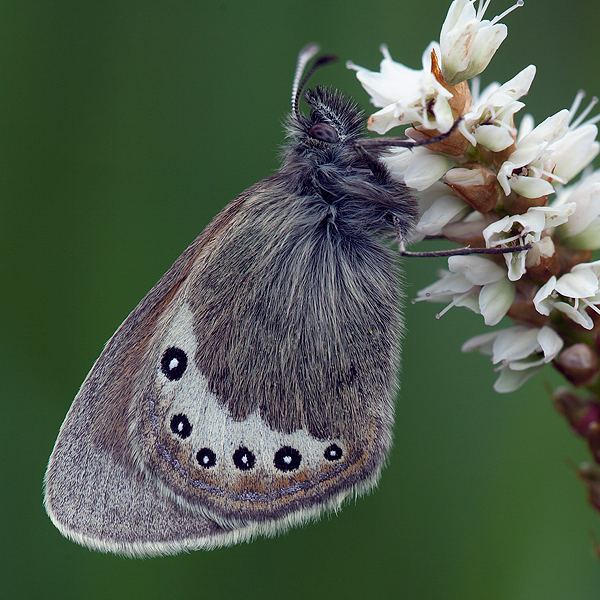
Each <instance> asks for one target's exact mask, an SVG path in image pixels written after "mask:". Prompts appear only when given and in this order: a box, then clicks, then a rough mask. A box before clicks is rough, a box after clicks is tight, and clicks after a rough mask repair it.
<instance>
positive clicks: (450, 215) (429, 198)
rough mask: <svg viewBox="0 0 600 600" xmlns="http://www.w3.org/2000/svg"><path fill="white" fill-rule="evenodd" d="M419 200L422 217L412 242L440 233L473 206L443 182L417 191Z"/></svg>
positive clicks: (416, 194)
mask: <svg viewBox="0 0 600 600" xmlns="http://www.w3.org/2000/svg"><path fill="white" fill-rule="evenodd" d="M415 196H416V197H417V199H418V200H419V208H420V209H421V218H420V219H419V222H418V223H417V226H416V227H415V230H414V233H413V235H412V238H411V243H416V242H420V241H421V240H422V239H423V238H425V237H426V236H433V235H440V233H441V231H442V228H443V227H445V226H446V225H447V224H448V223H454V222H456V221H459V220H460V219H462V218H463V217H465V216H466V215H467V214H468V213H469V212H471V210H472V209H471V207H470V206H469V205H468V204H467V203H466V202H464V201H463V200H461V199H460V198H458V197H457V196H455V195H454V194H452V193H450V192H449V191H448V187H447V186H445V185H444V184H443V183H441V182H437V183H434V184H433V185H431V186H430V187H428V188H427V189H426V190H424V191H422V192H417V193H415Z"/></svg>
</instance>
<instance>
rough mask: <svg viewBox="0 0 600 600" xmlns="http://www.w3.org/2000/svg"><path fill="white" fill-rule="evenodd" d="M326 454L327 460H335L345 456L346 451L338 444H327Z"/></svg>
mask: <svg viewBox="0 0 600 600" xmlns="http://www.w3.org/2000/svg"><path fill="white" fill-rule="evenodd" d="M324 456H325V458H326V459H327V460H331V461H334V460H340V458H342V456H344V453H343V452H342V449H341V448H340V447H339V446H338V445H337V444H331V445H330V446H327V448H325V452H324Z"/></svg>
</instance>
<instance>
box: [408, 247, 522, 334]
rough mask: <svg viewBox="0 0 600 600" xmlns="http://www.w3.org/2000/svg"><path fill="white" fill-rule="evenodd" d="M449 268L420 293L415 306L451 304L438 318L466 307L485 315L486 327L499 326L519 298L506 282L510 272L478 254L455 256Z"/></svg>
mask: <svg viewBox="0 0 600 600" xmlns="http://www.w3.org/2000/svg"><path fill="white" fill-rule="evenodd" d="M448 268H449V269H450V271H442V273H441V278H440V279H439V280H438V281H436V282H435V283H433V284H431V285H429V286H427V287H426V288H424V289H422V290H420V291H419V292H417V298H416V299H415V302H419V301H423V300H427V301H430V302H449V303H450V304H449V305H448V306H446V308H445V309H444V310H442V311H441V312H440V313H439V314H438V315H437V317H438V318H439V317H441V316H442V315H443V314H444V313H446V312H447V311H448V310H450V308H452V307H453V306H466V307H467V308H470V309H471V310H472V311H473V312H475V313H477V314H481V315H482V316H483V318H484V321H485V324H486V325H496V324H497V323H499V322H500V320H501V319H502V317H504V315H505V314H506V312H507V311H508V309H509V308H510V306H511V304H512V302H513V300H514V298H515V286H514V284H513V283H512V282H510V281H508V280H507V279H506V271H505V270H504V269H503V268H501V267H499V266H498V265H497V264H496V263H494V262H493V261H491V260H488V259H487V258H483V257H481V256H477V255H475V254H471V255H467V256H451V257H450V258H449V259H448Z"/></svg>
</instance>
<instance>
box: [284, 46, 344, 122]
mask: <svg viewBox="0 0 600 600" xmlns="http://www.w3.org/2000/svg"><path fill="white" fill-rule="evenodd" d="M320 49H321V47H320V46H319V44H314V43H313V44H307V45H306V46H304V48H302V50H300V53H299V54H298V62H297V63H296V72H295V73H294V82H293V84H292V112H293V113H294V114H295V115H296V117H299V116H300V114H299V112H298V105H299V104H300V96H301V94H302V91H303V90H304V87H305V86H306V84H307V83H308V80H309V79H310V78H311V76H312V74H313V73H314V72H315V71H316V70H317V69H318V68H319V67H322V66H323V65H326V64H328V63H330V62H333V61H335V60H337V56H334V55H333V54H326V55H325V56H321V57H319V58H318V59H317V60H316V61H315V62H314V63H313V64H312V66H311V67H310V69H309V70H308V71H307V72H306V73H304V69H305V68H306V65H307V64H308V63H309V61H310V60H311V58H312V57H313V56H314V55H315V54H317V52H318V51H319V50H320ZM303 75H304V76H303Z"/></svg>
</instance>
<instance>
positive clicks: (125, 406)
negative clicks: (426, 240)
mask: <svg viewBox="0 0 600 600" xmlns="http://www.w3.org/2000/svg"><path fill="white" fill-rule="evenodd" d="M317 51H318V47H316V46H315V45H309V46H307V47H306V48H304V49H303V50H302V51H301V53H300V56H299V59H298V64H297V68H296V74H295V77H294V85H293V89H292V111H291V113H290V115H289V117H288V120H287V136H288V142H287V144H286V146H285V148H284V153H283V159H282V166H281V168H280V170H279V171H278V172H277V173H275V174H273V175H271V176H269V177H267V178H266V179H263V180H262V181H260V182H259V183H257V184H256V185H254V186H252V187H250V188H249V189H247V190H246V191H245V192H243V193H242V194H240V195H239V196H238V197H237V198H236V199H235V200H233V201H232V202H231V203H230V204H229V205H228V206H226V207H225V208H224V209H223V210H222V212H220V213H219V214H218V215H217V216H216V217H215V218H214V219H213V220H212V221H211V222H210V224H209V225H208V226H207V227H206V228H205V229H204V231H202V233H201V234H200V235H199V236H198V237H197V238H196V239H195V240H194V241H193V242H192V244H191V245H190V246H189V247H188V248H187V250H186V251H185V252H184V253H183V254H182V255H181V256H180V257H179V259H177V261H176V262H175V263H174V265H173V266H172V267H171V268H170V269H169V270H168V271H167V273H166V274H165V275H164V276H163V277H162V278H161V279H160V281H159V282H158V283H157V284H156V285H155V286H154V287H153V288H152V290H151V291H150V292H149V293H148V294H147V295H146V297H145V298H144V299H143V300H142V301H141V302H140V304H139V305H138V306H137V307H136V308H135V310H134V311H133V312H132V313H131V314H130V315H129V316H128V317H127V319H126V320H125V321H124V323H123V324H122V325H121V326H120V327H119V329H118V330H117V332H116V333H115V334H114V335H113V337H112V338H111V339H110V340H109V341H108V343H107V344H106V346H105V348H104V351H103V352H102V354H101V355H100V357H99V358H98V360H97V361H96V363H95V364H94V366H93V368H92V369H91V371H90V373H89V374H88V376H87V378H86V380H85V381H84V383H83V385H82V387H81V389H80V391H79V393H78V394H77V396H76V398H75V400H74V402H73V405H72V406H71V409H70V410H69V413H68V414H67V417H66V419H65V421H64V423H63V425H62V427H61V429H60V433H59V435H58V439H57V441H56V445H55V447H54V450H53V452H52V455H51V457H50V461H49V464H48V469H47V472H46V476H45V506H46V510H47V512H48V514H49V515H50V518H51V519H52V521H53V522H54V524H55V525H56V526H57V527H58V529H59V530H60V531H61V533H62V534H63V535H65V536H66V537H68V538H70V539H72V540H74V541H75V542H78V543H80V544H82V545H84V546H87V547H89V548H92V549H95V550H99V551H104V552H114V553H117V554H123V555H129V556H147V555H160V554H174V553H177V552H180V551H184V550H192V549H200V548H204V549H211V548H214V547H219V546H226V545H230V544H234V543H237V542H240V541H243V540H248V539H250V538H252V537H254V536H256V535H267V536H268V535H274V534H275V533H277V532H281V531H284V530H286V529H288V528H289V527H292V526H295V525H299V524H302V523H305V522H306V521H308V520H311V519H315V518H317V517H319V516H320V515H321V514H323V513H324V512H327V511H334V510H337V509H338V508H339V507H340V506H341V504H342V502H343V500H344V499H345V498H347V497H348V496H350V495H353V494H362V493H364V492H366V491H369V490H370V489H371V488H373V486H374V485H375V484H376V483H377V481H378V479H379V476H380V472H381V469H382V465H383V463H384V461H385V459H386V456H387V454H388V452H389V449H390V445H391V442H392V427H393V423H394V400H395V396H396V393H397V384H396V378H397V371H398V366H399V356H400V335H401V331H402V315H401V293H400V290H399V281H398V266H397V260H396V256H397V255H396V254H395V253H394V252H393V251H392V249H391V247H390V244H389V240H390V239H393V238H394V236H396V237H397V238H398V240H402V239H406V238H407V237H408V236H409V235H410V232H411V230H412V229H413V227H414V224H415V221H416V219H417V215H418V204H417V201H416V199H415V198H414V197H413V196H412V195H411V194H410V193H409V191H408V189H407V188H406V187H405V186H404V185H403V184H401V183H398V182H397V181H394V180H392V179H391V177H390V175H389V173H388V171H387V169H386V167H385V166H384V165H383V164H382V163H381V162H380V160H379V158H380V157H381V156H382V155H383V153H384V152H385V151H386V149H387V148H388V147H387V146H386V145H385V143H381V142H380V143H378V144H370V143H369V139H368V138H366V137H365V119H364V116H363V113H362V112H361V111H360V110H359V108H358V107H357V106H356V104H355V103H354V102H353V101H352V100H351V99H349V98H348V97H346V96H344V95H343V94H341V93H340V92H338V91H335V90H332V89H329V88H326V87H316V88H315V89H308V90H307V89H306V85H307V82H308V79H309V77H310V75H311V74H312V72H313V71H314V69H315V68H316V67H318V66H320V65H321V64H325V63H327V62H329V61H330V60H331V57H324V58H321V59H317V60H316V62H314V64H313V67H312V68H311V69H310V70H308V71H307V72H306V74H304V72H305V69H306V66H307V64H308V63H309V62H310V60H311V59H312V58H313V56H314V55H315V54H316V53H317ZM303 75H304V76H303ZM302 98H304V100H305V102H306V103H307V105H308V107H309V109H310V110H309V113H308V114H304V113H303V112H301V111H300V110H299V103H300V100H301V99H302ZM405 143H406V142H405ZM390 145H394V142H393V141H392V142H390ZM398 145H401V144H400V143H399V144H398Z"/></svg>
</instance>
